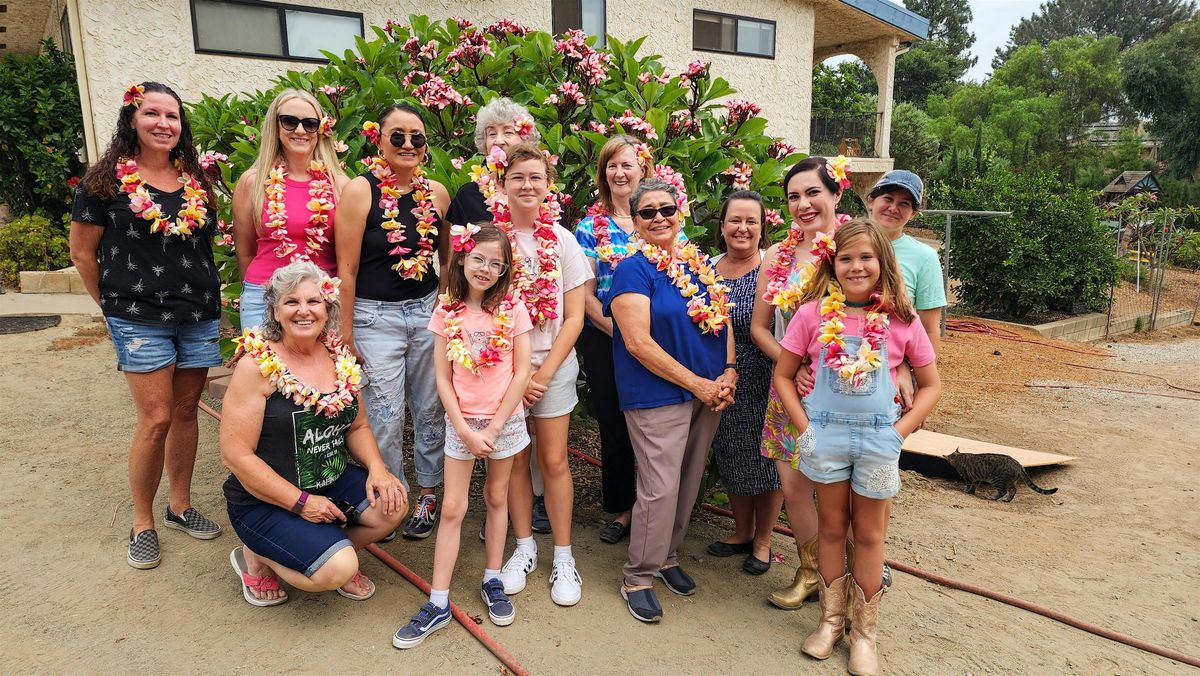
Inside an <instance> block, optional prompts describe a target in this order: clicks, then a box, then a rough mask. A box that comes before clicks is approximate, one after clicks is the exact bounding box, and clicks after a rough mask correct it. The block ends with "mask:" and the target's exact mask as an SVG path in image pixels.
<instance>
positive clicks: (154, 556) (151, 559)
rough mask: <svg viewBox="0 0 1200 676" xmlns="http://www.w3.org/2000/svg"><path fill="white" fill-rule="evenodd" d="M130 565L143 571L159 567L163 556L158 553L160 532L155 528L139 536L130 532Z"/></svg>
mask: <svg viewBox="0 0 1200 676" xmlns="http://www.w3.org/2000/svg"><path fill="white" fill-rule="evenodd" d="M128 560H129V565H131V566H133V567H134V568H139V569H141V570H147V569H150V568H155V567H157V566H158V564H159V562H160V561H162V555H161V554H159V551H158V531H156V530H154V529H153V528H149V529H147V530H144V531H142V532H140V533H138V534H137V535H134V534H133V531H132V530H131V531H129V557H128Z"/></svg>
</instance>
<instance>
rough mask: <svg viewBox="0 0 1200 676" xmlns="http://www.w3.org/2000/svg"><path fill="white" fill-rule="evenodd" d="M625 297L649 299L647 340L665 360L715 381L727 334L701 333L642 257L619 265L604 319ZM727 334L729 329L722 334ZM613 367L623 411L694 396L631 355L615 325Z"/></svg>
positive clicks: (682, 302) (675, 293) (676, 291)
mask: <svg viewBox="0 0 1200 676" xmlns="http://www.w3.org/2000/svg"><path fill="white" fill-rule="evenodd" d="M625 293H637V294H641V295H643V296H646V297H647V298H649V299H650V337H651V338H653V339H654V342H656V343H658V346H659V347H661V348H662V349H663V350H665V351H666V353H667V354H669V355H671V356H672V357H674V358H675V361H677V362H679V363H680V364H682V365H683V366H684V368H686V369H688V370H689V371H691V372H692V373H695V374H696V375H698V376H700V377H701V378H708V379H710V380H715V379H716V378H717V377H718V376H720V375H721V372H722V371H723V370H724V369H725V358H726V356H727V354H726V350H727V348H728V345H727V340H728V337H727V336H726V334H725V332H724V331H722V332H721V333H720V335H713V334H711V333H701V332H700V327H699V326H697V325H696V324H694V323H693V322H692V318H691V317H689V316H688V313H687V301H686V300H685V299H684V297H683V295H682V294H680V293H679V288H678V287H676V286H675V285H674V284H672V283H671V279H670V278H669V277H667V274H666V273H665V272H659V271H658V269H657V268H655V267H654V264H653V263H651V262H650V261H648V260H646V257H645V256H644V255H642V254H641V253H640V252H639V253H637V254H635V255H633V256H631V257H629V258H626V259H625V260H623V261H621V264H620V265H619V266H617V269H616V270H615V271H614V272H613V278H612V287H611V288H610V290H609V294H608V299H607V300H605V301H604V314H605V316H609V317H611V316H612V309H611V305H612V301H613V299H614V298H616V297H617V296H620V295H621V294H625ZM726 330H728V329H726ZM613 366H614V370H615V373H616V381H617V398H618V400H619V401H620V406H621V410H622V411H624V410H626V409H631V408H657V407H659V406H670V405H672V404H681V403H683V402H685V401H691V400H692V399H693V396H692V393H691V392H689V391H688V390H687V389H685V388H682V387H680V386H678V385H676V384H675V383H672V382H671V381H669V380H665V379H663V378H660V377H658V376H657V375H655V374H654V373H652V372H651V371H650V370H649V369H647V368H646V367H645V366H642V363H641V362H639V361H638V360H637V359H634V357H633V355H631V354H629V351H628V350H626V349H625V340H624V339H623V338H622V337H621V327H620V326H619V325H617V323H616V322H614V323H613Z"/></svg>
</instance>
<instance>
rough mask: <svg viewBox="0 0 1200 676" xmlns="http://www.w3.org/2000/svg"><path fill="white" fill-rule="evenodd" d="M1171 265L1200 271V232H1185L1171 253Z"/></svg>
mask: <svg viewBox="0 0 1200 676" xmlns="http://www.w3.org/2000/svg"><path fill="white" fill-rule="evenodd" d="M1171 263H1172V264H1173V265H1178V266H1180V267H1183V268H1188V269H1189V270H1200V231H1193V232H1184V233H1183V234H1181V235H1180V236H1179V244H1178V245H1176V247H1175V250H1174V251H1172V252H1171Z"/></svg>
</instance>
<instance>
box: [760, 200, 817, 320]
mask: <svg viewBox="0 0 1200 676" xmlns="http://www.w3.org/2000/svg"><path fill="white" fill-rule="evenodd" d="M803 241H804V229H803V228H801V227H800V224H799V223H795V222H793V223H792V227H790V228H788V233H787V236H786V237H784V238H783V241H782V242H781V243H780V244H779V248H778V249H776V250H775V260H774V261H773V262H772V263H771V266H770V267H769V268H767V292H766V293H765V294H763V300H765V301H766V302H768V303H770V304H771V305H774V306H775V307H777V308H779V309H780V310H782V311H783V312H792V311H794V310H795V309H796V307H797V306H799V304H800V298H801V297H802V296H803V295H804V287H806V286H808V282H809V281H810V280H811V279H812V277H813V274H814V273H815V272H816V269H817V266H816V259H815V258H814V259H813V260H811V261H809V262H808V264H806V265H805V266H804V268H803V269H801V270H800V280H799V282H798V283H796V284H788V277H789V276H790V275H791V272H792V266H793V265H794V264H795V261H796V249H797V248H799V246H800V243H801V242H803Z"/></svg>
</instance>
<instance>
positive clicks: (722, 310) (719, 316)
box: [630, 238, 733, 335]
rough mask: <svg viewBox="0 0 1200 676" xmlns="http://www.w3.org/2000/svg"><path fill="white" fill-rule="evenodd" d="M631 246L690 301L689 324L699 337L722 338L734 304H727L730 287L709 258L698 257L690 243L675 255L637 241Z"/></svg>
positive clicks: (697, 252)
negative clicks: (710, 335) (702, 335)
mask: <svg viewBox="0 0 1200 676" xmlns="http://www.w3.org/2000/svg"><path fill="white" fill-rule="evenodd" d="M630 246H631V247H633V248H634V249H636V250H639V251H641V252H642V255H643V256H645V257H646V260H648V261H650V262H651V263H653V264H654V267H656V268H658V270H659V271H661V272H665V273H667V277H669V278H670V279H671V282H672V283H673V284H674V285H675V286H676V287H677V288H678V289H679V293H680V295H682V296H683V297H684V298H689V299H690V300H689V301H688V304H687V307H688V316H689V317H691V318H692V323H694V324H697V325H698V326H699V327H700V332H701V333H711V334H713V335H720V334H721V329H723V328H725V326H726V325H727V324H728V322H729V310H730V309H731V308H732V307H733V304H732V303H730V302H729V300H728V294H729V287H727V286H725V285H724V284H723V283H722V282H724V281H725V280H724V279H722V277H721V275H720V274H718V273H717V268H716V266H714V265H713V264H712V262H711V260H710V259H709V257H708V256H706V255H705V254H703V253H701V252H700V249H699V248H697V247H696V245H695V244H694V243H692V242H687V243H684V244H681V245H678V246H676V247H675V252H674V254H672V253H668V252H667V251H665V250H663V249H662V248H660V247H657V246H654V245H653V244H650V243H649V242H646V241H645V240H642V239H640V238H636V239H634V240H632V241H631V242H630ZM692 275H695V276H696V278H698V279H699V280H700V283H701V284H703V285H704V287H705V292H704V293H700V287H699V286H697V285H696V283H695V282H693V281H692ZM706 299H707V301H708V302H707V303H706V302H705V300H706Z"/></svg>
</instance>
